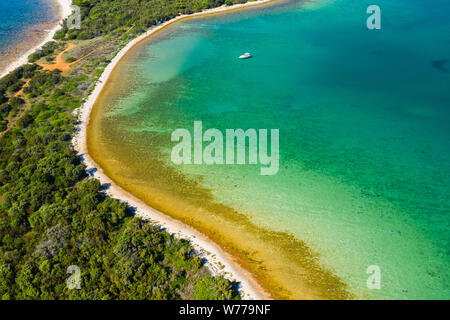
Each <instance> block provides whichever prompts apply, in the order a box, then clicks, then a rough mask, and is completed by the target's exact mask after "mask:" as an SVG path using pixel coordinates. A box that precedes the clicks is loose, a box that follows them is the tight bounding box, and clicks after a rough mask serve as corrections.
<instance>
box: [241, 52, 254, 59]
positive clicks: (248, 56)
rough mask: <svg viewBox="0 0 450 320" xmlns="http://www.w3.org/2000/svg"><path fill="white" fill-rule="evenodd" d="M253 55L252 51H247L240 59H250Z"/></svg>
mask: <svg viewBox="0 0 450 320" xmlns="http://www.w3.org/2000/svg"><path fill="white" fill-rule="evenodd" d="M251 57H252V55H251V54H250V53H248V52H246V53H244V54H243V55H242V56H240V57H239V59H248V58H251Z"/></svg>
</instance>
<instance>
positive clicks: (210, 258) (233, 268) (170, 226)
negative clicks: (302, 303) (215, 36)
mask: <svg viewBox="0 0 450 320" xmlns="http://www.w3.org/2000/svg"><path fill="white" fill-rule="evenodd" d="M270 1H271V0H262V1H255V2H249V3H245V4H238V5H234V6H222V7H219V8H214V9H210V10H206V11H203V12H198V13H194V14H191V15H181V16H178V17H176V18H174V19H172V20H170V21H167V22H165V23H163V24H161V25H159V26H157V27H154V28H152V29H150V30H149V31H147V32H146V33H144V34H142V35H141V36H139V37H137V38H135V39H134V40H132V41H131V42H130V43H128V44H127V45H126V46H125V47H124V48H123V49H122V50H120V52H119V53H118V54H117V55H116V56H115V57H114V59H113V60H112V61H111V63H110V64H109V65H108V66H107V67H106V68H105V70H104V71H103V73H102V75H101V77H100V79H99V80H98V82H97V84H96V87H95V89H94V90H93V92H92V93H91V94H90V96H89V97H88V98H87V100H86V101H85V103H84V104H83V105H82V107H81V108H80V109H79V110H77V112H78V117H79V121H80V124H79V126H78V133H77V134H76V135H75V137H74V138H73V145H74V147H75V150H76V151H77V152H78V153H79V154H80V155H81V156H82V158H83V160H84V162H85V164H86V165H87V169H88V172H93V173H92V174H91V176H93V177H95V178H96V179H98V180H100V182H101V183H102V184H107V185H109V187H108V188H107V190H106V193H107V194H108V195H109V196H111V197H113V198H116V199H119V200H121V201H124V202H126V203H127V204H128V205H130V206H131V207H134V208H136V214H137V215H138V216H140V217H143V218H145V219H148V220H150V221H152V222H153V223H156V224H158V225H161V226H162V227H163V228H165V229H166V230H167V231H168V232H170V233H172V234H175V235H177V236H179V237H180V238H184V239H188V240H190V241H191V243H192V245H193V246H194V247H195V248H196V250H197V251H198V253H199V254H200V255H201V256H202V257H203V258H205V259H206V260H207V263H206V265H207V266H208V267H209V269H210V270H211V271H212V272H213V274H221V275H224V276H225V277H226V278H227V279H229V280H232V281H237V282H239V283H240V291H241V295H242V298H243V299H249V300H252V299H270V295H269V294H268V293H267V292H265V291H264V289H263V288H262V287H261V286H260V285H259V284H258V283H257V282H256V281H255V280H254V278H253V276H252V275H251V274H250V273H249V272H247V271H246V270H244V269H243V268H242V267H240V265H239V264H238V263H236V262H235V260H234V259H233V257H232V256H231V255H229V254H227V253H225V252H224V251H223V250H222V249H221V248H220V247H219V246H218V245H216V244H215V243H214V242H212V241H211V240H210V239H208V237H206V236H205V235H203V234H202V233H200V232H198V231H197V230H195V229H193V228H191V227H190V226H187V225H185V224H183V223H181V222H179V221H177V220H175V219H173V218H170V217H169V216H167V215H165V214H163V213H161V212H159V211H158V210H155V209H154V208H152V207H150V206H149V205H147V204H146V203H144V202H143V201H141V200H139V199H137V198H136V197H135V196H133V195H132V194H130V193H129V192H127V191H125V190H123V189H122V188H121V187H119V186H118V185H117V184H116V183H115V182H114V181H112V180H111V179H110V178H109V177H108V176H107V175H106V174H105V173H104V172H103V170H102V168H100V166H99V165H98V164H97V163H96V162H95V161H94V160H93V159H92V158H91V157H90V156H89V153H88V146H87V141H86V138H87V127H88V125H89V121H90V114H91V110H92V108H93V106H94V104H95V102H96V100H97V98H98V96H99V94H100V93H101V91H102V89H103V88H104V86H105V84H106V83H107V81H108V78H109V76H110V75H111V73H112V71H113V70H114V68H115V66H116V65H117V64H118V63H119V61H120V60H121V59H122V58H123V57H124V56H125V55H126V54H127V52H128V51H129V50H131V49H132V48H133V47H134V46H136V45H137V44H138V43H140V42H141V41H143V40H144V39H147V38H148V37H150V36H152V35H155V34H156V33H157V32H159V31H161V30H162V29H164V28H165V27H167V26H169V25H171V24H173V23H175V22H178V21H180V20H183V19H186V18H191V17H196V16H204V15H210V14H216V13H223V12H228V11H232V10H237V9H242V8H246V7H252V6H257V5H261V4H266V3H268V2H270Z"/></svg>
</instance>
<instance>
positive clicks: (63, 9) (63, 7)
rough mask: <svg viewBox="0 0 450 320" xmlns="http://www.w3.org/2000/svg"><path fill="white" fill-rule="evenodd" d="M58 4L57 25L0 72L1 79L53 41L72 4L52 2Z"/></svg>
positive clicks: (59, 0)
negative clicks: (40, 40)
mask: <svg viewBox="0 0 450 320" xmlns="http://www.w3.org/2000/svg"><path fill="white" fill-rule="evenodd" d="M54 1H56V2H57V3H58V6H59V8H58V11H59V12H58V15H59V18H60V19H59V21H58V24H57V25H56V26H54V27H53V28H52V29H51V30H49V31H48V33H47V36H46V37H45V39H44V40H43V41H42V42H40V43H39V44H38V45H37V46H34V47H33V48H31V49H29V50H28V51H26V52H25V53H24V54H22V55H21V56H20V57H19V58H18V59H17V60H15V61H14V62H12V63H10V65H9V66H8V67H7V68H6V69H5V70H3V71H2V73H1V74H0V78H3V77H4V76H6V75H7V74H8V73H10V72H11V71H14V70H15V69H17V68H19V67H20V66H22V65H24V64H26V63H28V57H29V56H30V55H31V54H32V53H34V52H36V51H37V50H39V49H41V48H42V47H43V46H44V44H46V43H47V42H49V41H52V40H53V36H54V35H55V33H56V32H57V31H58V30H59V28H60V27H61V23H62V21H63V20H64V19H66V18H67V17H69V16H70V15H71V13H72V9H71V7H70V6H71V4H72V0H54Z"/></svg>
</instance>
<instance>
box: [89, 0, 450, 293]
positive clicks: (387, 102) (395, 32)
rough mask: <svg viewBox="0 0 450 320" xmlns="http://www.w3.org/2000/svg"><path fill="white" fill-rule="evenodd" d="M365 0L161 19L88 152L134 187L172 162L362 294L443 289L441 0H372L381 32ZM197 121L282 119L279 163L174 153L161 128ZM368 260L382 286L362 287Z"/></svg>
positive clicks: (446, 93)
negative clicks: (163, 24) (178, 160)
mask: <svg viewBox="0 0 450 320" xmlns="http://www.w3.org/2000/svg"><path fill="white" fill-rule="evenodd" d="M393 2H395V3H393ZM369 4H372V3H371V1H366V0H361V1H350V0H334V1H325V2H319V3H316V5H312V4H311V3H309V4H308V5H302V4H301V3H299V2H291V3H287V4H281V5H278V6H276V7H273V6H269V7H264V8H258V9H252V10H245V11H240V12H237V13H232V14H227V15H219V16H214V17H208V18H200V19H192V20H188V21H183V22H181V23H178V24H176V25H174V26H171V27H169V28H167V29H166V30H165V31H163V32H162V33H160V34H159V35H157V36H156V37H154V38H153V39H151V40H149V41H147V42H145V43H144V44H142V45H140V46H139V47H138V48H137V49H136V50H134V52H133V53H132V54H130V55H129V56H128V58H127V59H125V60H124V62H122V63H121V66H120V75H119V76H116V77H115V78H114V81H112V82H111V83H109V84H108V86H107V90H108V96H107V97H103V100H102V104H101V106H100V107H99V109H98V111H97V113H98V114H97V115H96V116H95V117H94V118H97V119H98V121H97V122H96V121H93V125H94V126H96V128H97V131H96V132H97V140H95V141H96V146H95V149H97V150H101V152H102V154H103V155H102V156H104V157H105V158H108V159H109V161H111V162H114V163H115V165H116V168H119V167H120V168H123V172H127V174H128V175H129V176H128V178H129V179H130V180H129V181H133V184H134V185H135V187H136V188H139V186H142V188H145V187H147V186H151V188H154V190H156V189H158V190H163V191H165V190H173V189H176V188H178V189H179V190H183V186H184V187H185V185H182V184H180V183H179V182H177V181H178V180H176V179H174V178H172V175H171V174H170V172H171V170H175V171H176V172H178V173H180V174H182V175H184V176H185V177H186V178H187V179H190V180H192V181H197V183H198V184H197V185H196V187H198V188H202V189H204V190H206V191H207V193H205V194H208V199H207V200H210V198H209V197H211V198H212V199H213V200H214V201H216V202H218V203H222V204H224V205H226V206H229V207H232V208H234V209H236V210H237V211H239V212H240V213H244V214H246V215H247V216H248V217H250V220H251V221H252V222H254V223H256V224H257V225H259V226H262V227H264V228H266V229H270V230H274V231H285V232H289V233H291V234H292V235H294V236H295V237H296V238H297V239H300V240H304V241H305V242H306V243H307V244H308V245H309V246H310V247H311V248H312V249H313V250H314V251H315V252H317V253H319V254H320V262H321V264H322V265H323V266H324V267H325V268H327V269H329V270H331V271H332V272H333V273H334V274H335V275H337V276H338V277H339V278H341V279H342V280H343V281H344V282H345V283H346V284H348V286H349V288H350V291H351V292H353V293H354V294H355V295H356V296H357V297H360V298H400V299H402V298H421V299H431V298H438V299H439V298H440V299H442V298H449V297H450V296H449V292H450V291H449V284H450V278H449V271H448V270H449V261H450V259H449V252H448V240H449V214H450V187H449V183H448V180H449V178H450V128H449V125H448V122H449V120H450V90H448V89H449V87H450V73H449V72H448V70H447V68H449V70H450V64H447V62H446V61H447V59H450V38H449V35H450V22H449V20H448V16H447V14H446V13H447V12H448V9H449V8H450V4H449V3H448V1H443V0H433V1H425V0H409V1H406V0H397V1H385V0H379V1H378V4H379V5H380V7H381V9H382V29H381V30H379V31H369V30H368V29H367V28H366V25H365V19H366V17H367V15H366V13H365V11H366V8H367V6H368V5H369ZM244 52H251V53H252V54H253V56H254V57H253V58H252V59H248V60H244V61H242V60H239V59H237V57H238V56H239V55H241V54H242V53H244ZM195 120H201V121H203V126H204V128H205V129H206V128H218V129H220V130H222V131H223V132H225V129H227V128H243V129H248V128H256V129H260V128H267V129H271V128H276V129H279V130H280V170H279V172H278V174H277V175H274V176H261V175H259V169H260V167H259V166H252V165H246V166H236V165H235V166H219V165H216V166H206V165H196V166H194V165H185V166H181V167H180V166H175V165H174V164H172V163H171V161H170V152H171V148H172V147H173V145H174V143H172V142H171V141H170V135H171V133H172V131H173V130H175V129H177V128H186V129H189V130H191V131H192V130H193V129H192V127H193V122H194V121H195ZM99 152H100V151H99ZM97 156H98V155H97ZM125 168H132V169H133V170H134V171H133V170H131V169H130V170H131V171H127V170H126V169H125ZM164 168H168V169H167V171H164V170H165V169H164ZM109 170H112V166H111V167H110V168H109ZM152 170H153V171H154V172H155V173H154V174H153V175H152V173H151V171H152ZM128 172H134V173H135V174H132V173H128ZM138 172H140V174H137V173H138ZM162 172H167V176H166V177H161V173H162ZM156 173H157V175H156ZM124 174H125V173H124ZM192 190H194V189H192ZM192 190H191V189H186V190H185V191H184V193H185V194H184V195H183V196H184V197H186V198H190V199H195V200H196V201H197V200H198V201H201V200H202V197H204V194H203V193H201V194H200V193H196V190H197V189H195V190H194V191H192ZM180 192H182V191H178V193H180ZM370 265H377V266H379V267H380V269H381V289H380V290H370V289H368V288H367V286H366V280H367V278H368V274H367V273H366V269H367V268H368V266H370Z"/></svg>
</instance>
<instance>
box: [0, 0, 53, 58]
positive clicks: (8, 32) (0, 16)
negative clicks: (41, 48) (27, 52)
mask: <svg viewBox="0 0 450 320" xmlns="http://www.w3.org/2000/svg"><path fill="white" fill-rule="evenodd" d="M55 4H56V2H54V1H53V0H12V1H6V0H2V1H0V59H6V56H7V54H9V55H10V54H11V50H12V51H13V53H14V52H15V51H16V50H15V49H14V48H15V47H17V46H20V45H21V43H22V42H24V41H30V38H32V37H33V34H26V32H30V33H33V30H32V27H33V26H36V25H39V24H41V23H46V22H49V21H53V20H54V19H55V14H56V13H57V11H56V5H55ZM34 36H36V35H34ZM40 36H42V35H40ZM28 49H29V48H28ZM16 54H17V57H18V56H20V53H19V52H16ZM9 55H8V59H10V58H11V57H9ZM17 57H16V58H17ZM1 65H2V66H3V64H1ZM3 67H4V66H3Z"/></svg>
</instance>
